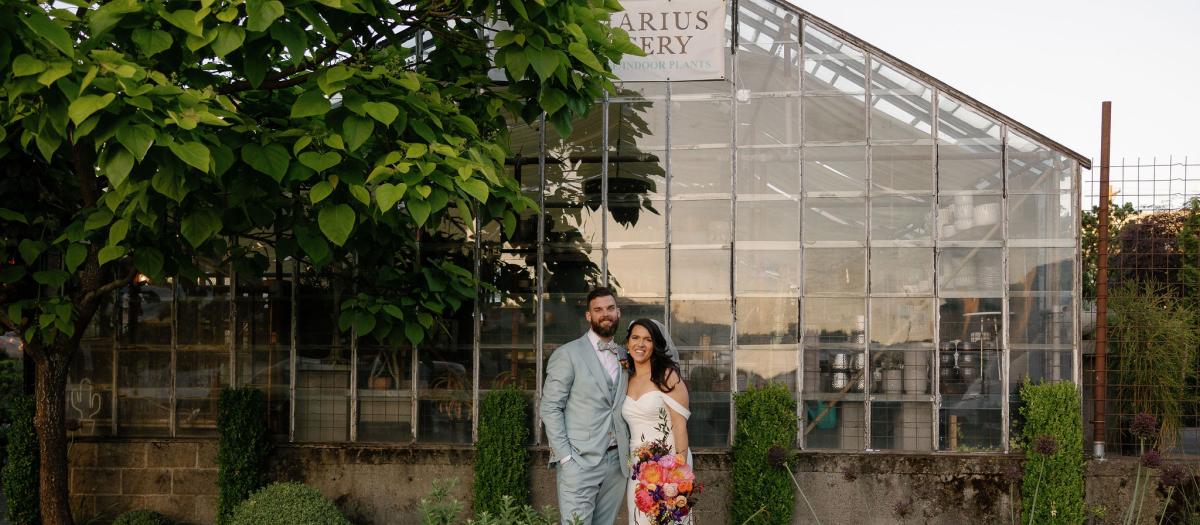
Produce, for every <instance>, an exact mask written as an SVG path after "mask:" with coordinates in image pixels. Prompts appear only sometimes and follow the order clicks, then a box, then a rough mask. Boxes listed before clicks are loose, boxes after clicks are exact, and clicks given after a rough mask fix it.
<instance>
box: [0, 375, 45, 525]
mask: <svg viewBox="0 0 1200 525" xmlns="http://www.w3.org/2000/svg"><path fill="white" fill-rule="evenodd" d="M10 408H11V410H12V426H10V427H9V429H8V459H7V463H5V465H4V471H3V475H0V478H2V479H3V491H4V496H5V497H6V498H8V513H7V516H8V522H9V523H11V524H12V525H34V524H36V523H38V440H37V432H35V431H34V429H33V414H34V405H33V396H24V395H22V396H17V397H16V398H15V399H14V400H13V402H12V405H10Z"/></svg>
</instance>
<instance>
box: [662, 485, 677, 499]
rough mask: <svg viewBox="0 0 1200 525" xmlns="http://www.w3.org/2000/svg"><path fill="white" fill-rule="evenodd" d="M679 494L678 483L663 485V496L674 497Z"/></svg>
mask: <svg viewBox="0 0 1200 525" xmlns="http://www.w3.org/2000/svg"><path fill="white" fill-rule="evenodd" d="M678 495H679V485H676V484H674V483H667V484H666V485H663V496H666V497H668V498H674V497H675V496H678Z"/></svg>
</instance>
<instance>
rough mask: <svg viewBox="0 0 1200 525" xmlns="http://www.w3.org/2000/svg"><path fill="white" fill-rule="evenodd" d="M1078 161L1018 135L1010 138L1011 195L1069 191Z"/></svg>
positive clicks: (1009, 181)
mask: <svg viewBox="0 0 1200 525" xmlns="http://www.w3.org/2000/svg"><path fill="white" fill-rule="evenodd" d="M1074 164H1075V163H1074V161H1072V160H1070V159H1068V158H1067V157H1066V156H1064V155H1062V154H1061V153H1058V152H1057V151H1054V150H1051V149H1049V148H1047V147H1045V146H1042V145H1041V144H1038V143H1036V142H1033V141H1032V140H1030V139H1028V138H1025V137H1023V136H1021V135H1020V134H1017V133H1012V132H1009V134H1008V191H1009V193H1058V192H1059V191H1069V190H1070V189H1071V181H1072V180H1073V179H1074V178H1075V166H1074Z"/></svg>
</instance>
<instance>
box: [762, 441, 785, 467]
mask: <svg viewBox="0 0 1200 525" xmlns="http://www.w3.org/2000/svg"><path fill="white" fill-rule="evenodd" d="M787 459H788V451H787V449H785V448H783V447H781V446H779V445H773V446H771V449H770V450H768V451H767V464H769V465H771V466H772V467H782V466H784V465H785V464H786V463H787Z"/></svg>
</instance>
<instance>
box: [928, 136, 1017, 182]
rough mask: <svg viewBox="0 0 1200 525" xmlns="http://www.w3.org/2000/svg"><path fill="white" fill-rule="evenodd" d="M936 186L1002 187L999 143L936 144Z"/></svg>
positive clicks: (1001, 160)
mask: <svg viewBox="0 0 1200 525" xmlns="http://www.w3.org/2000/svg"><path fill="white" fill-rule="evenodd" d="M937 162H938V188H939V189H940V190H942V191H953V190H987V191H997V192H998V191H1000V190H1001V188H1002V182H1003V180H1002V171H1003V170H1002V167H1003V166H1002V165H1003V163H1004V161H1003V159H1002V156H1001V151H1000V145H999V144H998V143H997V144H994V145H962V146H951V145H945V144H942V145H939V146H938V158H937Z"/></svg>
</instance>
